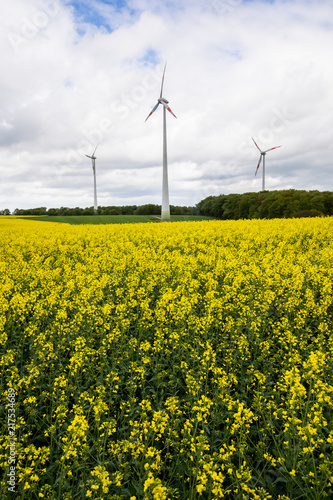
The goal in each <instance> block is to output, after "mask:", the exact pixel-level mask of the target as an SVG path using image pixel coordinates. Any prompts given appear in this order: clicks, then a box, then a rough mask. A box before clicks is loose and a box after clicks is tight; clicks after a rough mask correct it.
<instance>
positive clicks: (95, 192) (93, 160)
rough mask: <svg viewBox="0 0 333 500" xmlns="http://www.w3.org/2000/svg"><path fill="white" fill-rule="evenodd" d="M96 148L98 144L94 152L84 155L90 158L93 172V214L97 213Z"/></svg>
mask: <svg viewBox="0 0 333 500" xmlns="http://www.w3.org/2000/svg"><path fill="white" fill-rule="evenodd" d="M97 148H98V144H97V146H96V147H95V149H94V152H93V154H92V155H91V156H89V155H86V156H87V157H88V158H91V161H92V169H93V173H94V214H95V215H96V214H97V190H96V166H95V160H96V156H95V153H96V149H97Z"/></svg>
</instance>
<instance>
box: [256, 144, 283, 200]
mask: <svg viewBox="0 0 333 500" xmlns="http://www.w3.org/2000/svg"><path fill="white" fill-rule="evenodd" d="M252 141H253V142H254V144H255V145H256V146H257V148H258V149H259V151H260V158H259V162H258V165H257V168H256V173H255V174H254V175H257V172H258V169H259V167H260V163H261V160H262V191H265V156H266V153H268V151H272V150H273V149H277V148H280V147H281V146H275V148H270V149H266V151H261V149H260V148H259V146H258V144H257V143H256V141H255V140H254V139H253V137H252Z"/></svg>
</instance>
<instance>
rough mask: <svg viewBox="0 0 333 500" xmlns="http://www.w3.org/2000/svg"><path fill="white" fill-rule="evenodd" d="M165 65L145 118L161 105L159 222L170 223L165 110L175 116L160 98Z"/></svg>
mask: <svg viewBox="0 0 333 500" xmlns="http://www.w3.org/2000/svg"><path fill="white" fill-rule="evenodd" d="M165 68H166V63H165V66H164V71H163V76H162V84H161V92H160V97H159V98H158V99H157V104H156V105H155V106H154V107H153V109H152V110H151V112H150V113H149V115H148V116H147V118H146V121H147V120H148V118H149V117H150V116H151V115H152V114H153V113H154V111H156V109H157V108H158V106H159V105H160V104H162V106H163V181H162V211H161V222H165V221H170V205H169V184H168V157H167V136H166V110H168V111H169V112H170V113H171V114H172V115H173V116H174V117H175V118H177V116H176V115H175V114H174V113H173V112H172V111H171V109H170V107H169V101H167V100H166V99H164V97H162V93H163V83H164V75H165Z"/></svg>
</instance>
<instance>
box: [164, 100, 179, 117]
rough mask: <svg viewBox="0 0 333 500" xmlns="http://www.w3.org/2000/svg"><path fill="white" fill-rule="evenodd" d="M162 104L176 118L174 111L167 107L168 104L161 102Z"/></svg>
mask: <svg viewBox="0 0 333 500" xmlns="http://www.w3.org/2000/svg"><path fill="white" fill-rule="evenodd" d="M162 104H163V106H164V107H165V109H167V110H168V111H169V113H171V114H172V115H173V116H174V117H175V118H177V116H176V115H175V113H174V112H173V111H172V110H171V108H170V107H169V105H168V104H165V103H164V102H162Z"/></svg>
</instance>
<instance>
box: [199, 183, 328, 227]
mask: <svg viewBox="0 0 333 500" xmlns="http://www.w3.org/2000/svg"><path fill="white" fill-rule="evenodd" d="M196 208H197V211H198V212H197V213H198V215H206V216H210V217H217V218H219V219H224V220H227V219H275V218H290V217H319V216H323V215H333V192H330V191H323V192H321V191H302V190H295V189H289V190H282V191H261V192H260V193H244V194H228V195H223V194H221V195H219V196H208V197H207V198H205V199H204V200H202V201H200V202H199V203H198V204H197V205H196Z"/></svg>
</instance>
